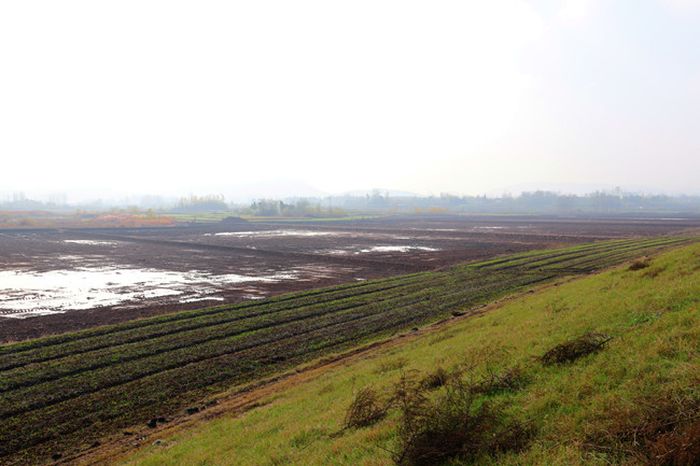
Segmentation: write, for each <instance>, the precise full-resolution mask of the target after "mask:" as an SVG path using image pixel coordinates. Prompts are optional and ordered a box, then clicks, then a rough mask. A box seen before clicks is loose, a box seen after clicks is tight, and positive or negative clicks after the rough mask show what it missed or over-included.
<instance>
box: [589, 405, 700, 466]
mask: <svg viewBox="0 0 700 466" xmlns="http://www.w3.org/2000/svg"><path fill="white" fill-rule="evenodd" d="M634 407H635V408H634V409H633V410H632V411H629V410H624V409H621V408H619V409H613V410H611V413H610V419H611V424H610V425H609V426H606V428H605V429H601V430H600V431H598V432H596V433H594V434H593V435H592V436H591V438H590V440H591V442H590V444H589V447H590V448H591V449H592V450H599V451H607V452H613V454H614V455H615V456H617V457H618V459H620V460H633V461H635V462H638V463H641V464H650V465H657V466H693V465H697V464H700V399H697V398H694V397H692V396H689V395H675V396H674V395H671V396H664V397H657V398H654V399H649V398H647V399H639V400H635V403H634Z"/></svg>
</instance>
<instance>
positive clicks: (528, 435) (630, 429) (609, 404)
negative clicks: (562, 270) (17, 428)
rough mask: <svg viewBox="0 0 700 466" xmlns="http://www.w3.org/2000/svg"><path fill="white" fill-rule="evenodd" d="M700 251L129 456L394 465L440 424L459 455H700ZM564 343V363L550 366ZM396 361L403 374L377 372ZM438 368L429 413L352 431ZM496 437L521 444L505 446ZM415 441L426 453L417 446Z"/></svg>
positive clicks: (554, 290) (605, 280)
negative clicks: (352, 410) (352, 422)
mask: <svg viewBox="0 0 700 466" xmlns="http://www.w3.org/2000/svg"><path fill="white" fill-rule="evenodd" d="M698 254H700V245H697V244H695V245H691V246H687V247H684V248H681V249H675V250H672V251H669V252H665V253H663V254H661V255H659V256H657V257H655V258H654V259H653V262H652V264H653V265H652V267H658V268H659V269H662V270H663V273H660V274H657V275H655V276H653V277H649V276H644V273H643V271H642V272H637V271H634V270H629V266H623V267H618V268H616V269H613V270H610V271H607V272H603V273H600V274H598V275H593V276H588V277H585V278H582V279H579V280H575V281H571V282H568V283H565V284H562V285H560V286H557V287H551V288H548V289H546V290H544V291H542V292H540V293H536V294H530V295H525V296H523V297H521V298H518V299H517V300H512V301H509V302H507V303H506V304H504V305H503V306H502V307H500V308H498V309H495V310H492V311H491V312H489V313H486V314H484V315H481V316H479V317H478V318H472V319H467V320H461V321H457V322H455V323H454V324H451V325H449V326H448V327H445V328H443V329H442V330H440V331H438V332H437V333H431V334H425V335H423V336H420V337H417V338H415V339H413V340H410V341H408V342H407V343H405V344H403V345H401V346H400V347H398V348H397V347H393V348H391V349H379V350H376V351H375V352H374V353H373V354H372V357H370V358H362V359H358V360H356V361H354V362H353V363H351V364H348V365H346V366H342V367H340V368H336V369H333V370H332V371H329V372H327V373H324V374H323V375H322V376H321V377H318V378H317V379H315V380H312V381H308V382H305V383H303V384H301V385H298V386H296V387H294V388H291V389H289V390H286V391H285V392H284V393H279V394H275V395H274V400H273V401H272V402H271V403H269V404H267V405H265V406H263V407H260V408H256V409H254V410H252V411H250V412H248V413H246V414H245V415H243V416H240V417H237V418H229V417H222V418H219V419H216V420H213V421H208V422H206V423H202V424H200V425H198V426H196V428H195V429H193V430H191V431H187V432H183V433H182V434H179V435H177V436H175V437H174V438H172V439H169V440H168V445H170V446H168V447H166V448H163V447H156V446H151V447H147V448H146V449H144V450H142V451H141V452H139V453H138V454H136V455H135V456H134V457H133V458H131V459H130V460H129V461H127V463H128V464H139V465H156V464H157V465H164V464H166V465H167V464H236V465H247V464H251V465H252V464H265V463H266V462H269V461H271V460H272V459H274V458H285V461H286V464H304V465H325V464H337V465H356V464H364V465H389V464H394V463H395V461H396V460H397V459H399V458H400V455H399V456H397V453H401V452H405V451H409V453H412V454H413V453H415V452H416V451H417V452H418V453H420V452H421V451H422V452H423V453H425V450H420V449H419V448H418V447H420V446H421V445H424V444H425V443H421V441H422V440H425V439H428V440H430V439H431V437H430V435H432V434H431V432H433V431H435V430H436V429H437V430H439V431H440V432H442V434H441V437H440V439H444V438H449V439H451V441H452V443H450V444H449V445H447V444H446V443H445V444H441V443H440V442H438V441H436V440H430V442H428V444H429V445H432V447H434V448H438V449H439V451H438V453H444V452H448V456H446V457H441V458H442V459H444V460H447V461H449V464H501V465H522V464H542V465H545V464H546V465H549V464H567V465H569V464H571V465H577V464H580V465H584V464H586V465H587V464H600V465H603V464H697V461H698V458H699V457H698V456H697V455H698V454H700V452H699V451H698V449H697V448H695V450H693V445H697V442H698V434H699V433H700V426H699V425H698V416H700V358H699V356H700V309H699V306H700V301H699V299H698V296H700V268H698V267H697V257H698ZM552 309H566V311H565V312H552V311H551V310H552ZM603 341H604V342H605V343H604V344H603V343H602V342H603ZM591 342H592V343H591ZM588 344H590V345H589V346H586V345H588ZM553 350H556V351H554V353H556V354H557V355H560V356H562V359H561V362H558V363H555V364H544V363H543V356H544V355H547V354H550V355H552V354H554V353H553V352H552V351H553ZM396 361H402V362H403V363H404V364H403V365H402V367H401V368H400V369H399V370H395V371H391V370H389V371H383V370H377V369H378V368H381V367H393V366H394V365H395V362H396ZM436 368H444V372H443V370H441V371H440V374H441V376H440V383H435V384H431V385H434V387H433V388H431V389H430V390H426V391H423V392H420V397H422V399H424V400H423V401H420V403H422V404H415V403H414V404H413V405H410V406H413V407H416V406H418V407H419V408H420V409H419V410H414V411H408V412H409V413H417V414H416V416H417V417H415V416H414V417H412V418H410V419H413V420H412V421H411V422H412V423H411V424H406V422H407V421H406V413H407V411H406V410H405V409H404V410H402V409H399V408H392V409H389V410H388V411H387V413H386V415H382V416H374V417H373V419H372V422H371V423H368V425H367V426H366V427H359V428H349V429H344V428H343V427H344V421H345V419H346V414H347V412H348V411H347V410H348V407H349V406H351V404H352V402H353V400H354V399H356V396H357V394H358V393H360V392H361V390H365V389H371V390H372V394H373V395H372V397H367V396H365V397H364V398H368V399H369V402H373V403H374V405H372V404H371V403H369V402H368V401H367V399H365V403H368V404H369V406H370V407H372V406H384V405H383V404H382V400H386V399H390V398H391V397H392V393H395V392H396V387H397V384H400V381H401V379H402V378H403V377H405V376H406V374H409V373H415V374H417V376H416V380H421V378H422V377H427V378H430V377H433V378H435V377H434V375H435V373H436ZM444 374H449V377H447V376H445V377H443V375H444ZM455 377H457V378H458V379H459V380H460V381H461V382H460V383H461V387H462V388H461V389H455V388H454V387H455V385H454V384H453V382H450V380H453V379H454V378H455ZM421 385H422V384H421ZM465 387H467V389H465ZM470 387H471V388H470ZM473 387H481V388H479V389H478V390H477V389H475V388H473ZM460 390H461V391H460ZM474 393H476V395H474ZM412 399H414V400H415V396H414V398H412ZM373 400H375V401H373ZM416 403H417V402H416ZM370 411H371V410H370ZM470 420H471V421H470ZM275 429H276V430H275ZM431 429H432V430H431ZM470 429H473V430H470ZM273 430H275V433H274V434H269V432H271V431H273ZM484 431H485V432H486V433H487V434H488V433H494V434H495V433H497V431H498V432H499V435H497V436H496V437H499V438H503V436H510V437H508V438H509V439H511V440H512V442H509V443H507V444H506V445H505V447H503V446H499V445H496V447H493V448H492V445H491V442H492V441H493V437H489V436H488V435H486V436H484V435H483V433H484ZM407 432H408V433H409V434H411V435H414V437H406V433H407ZM406 438H413V439H414V440H415V442H414V443H412V444H408V445H409V446H411V445H414V446H415V445H417V447H415V448H413V449H412V450H411V449H410V448H409V449H408V450H407V449H406V445H407V444H406ZM465 439H466V440H465ZM300 441H301V443H303V444H304V447H303V449H300V448H298V446H297V445H298V444H299V442H300ZM470 442H471V443H470ZM693 442H695V443H693ZM455 445H456V446H455ZM465 445H466V446H465ZM470 445H472V446H479V445H482V446H483V445H485V446H487V447H488V448H479V449H476V448H471V447H470V448H468V447H469V446H470ZM489 445H491V446H489ZM428 453H430V454H437V453H435V452H430V451H429V452H428ZM693 455H695V456H693ZM436 457H437V456H436ZM405 458H406V456H404V459H405ZM411 458H414V463H415V461H417V460H415V458H420V456H419V455H417V454H414V456H410V455H409V457H408V459H409V460H410V459H411ZM673 461H676V463H674V462H673ZM684 461H685V462H684ZM404 462H405V463H406V464H412V463H411V461H408V460H407V461H404ZM431 464H432V463H431Z"/></svg>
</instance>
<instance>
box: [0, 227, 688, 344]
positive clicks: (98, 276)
mask: <svg viewBox="0 0 700 466" xmlns="http://www.w3.org/2000/svg"><path fill="white" fill-rule="evenodd" d="M698 227H700V221H698V220H697V219H686V218H673V219H672V220H668V219H667V220H664V219H643V218H636V219H552V218H542V217H537V218H535V217H519V218H518V217H501V218H499V217H466V216H436V217H390V218H383V219H375V220H362V221H353V222H333V223H332V224H329V223H323V222H317V223H314V222H298V223H296V224H294V223H290V222H284V223H282V222H280V223H272V222H270V223H247V222H241V224H240V225H223V224H221V225H220V224H210V225H205V226H202V225H196V226H180V227H169V228H151V229H100V230H96V229H95V230H88V229H77V230H64V231H58V230H25V231H2V232H0V341H2V340H9V339H23V338H26V337H30V336H37V335H40V334H45V333H55V332H59V331H65V330H71V329H76V328H83V327H90V326H93V325H99V324H105V323H113V322H120V321H123V320H128V319H131V318H135V317H143V316H148V315H154V314H158V313H162V312H168V311H172V310H178V309H187V308H196V307H201V306H209V305H216V304H219V303H230V302H237V301H241V300H247V299H260V298H264V297H268V296H272V295H276V294H279V293H284V292H289V291H295V290H304V289H309V288H314V287H320V286H326V285H333V284H338V283H344V282H350V281H357V280H366V279H370V278H377V277H383V276H389V275H396V274H400V273H407V272H417V271H422V270H431V269H437V268H441V267H446V266H449V265H451V264H455V263H458V262H463V261H470V260H480V259H486V258H489V257H493V256H496V255H499V254H506V253H513V252H519V251H526V250H532V249H541V248H548V247H553V246H559V245H566V244H576V243H579V242H583V241H591V240H597V239H608V238H619V237H628V236H654V235H661V234H667V233H677V232H679V231H684V230H689V231H690V230H693V229H695V228H698Z"/></svg>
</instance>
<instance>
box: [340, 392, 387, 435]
mask: <svg viewBox="0 0 700 466" xmlns="http://www.w3.org/2000/svg"><path fill="white" fill-rule="evenodd" d="M388 409H389V406H388V404H387V403H385V402H382V400H381V398H380V397H379V395H378V394H377V392H376V391H374V390H373V389H372V388H371V387H365V388H363V389H362V390H360V391H359V392H357V395H355V398H354V399H353V401H352V403H351V404H350V407H349V408H348V410H347V412H346V413H345V421H344V422H343V426H344V428H345V429H351V428H357V427H367V426H369V425H372V424H374V423H375V422H377V421H379V420H381V419H383V418H384V416H386V413H387V411H388Z"/></svg>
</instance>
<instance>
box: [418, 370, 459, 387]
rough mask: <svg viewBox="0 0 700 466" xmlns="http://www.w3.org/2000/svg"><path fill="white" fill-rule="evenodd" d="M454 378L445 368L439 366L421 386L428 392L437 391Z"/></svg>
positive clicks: (426, 377) (424, 379) (427, 376)
mask: <svg viewBox="0 0 700 466" xmlns="http://www.w3.org/2000/svg"><path fill="white" fill-rule="evenodd" d="M452 377H453V374H450V372H448V371H447V370H446V369H445V368H444V367H442V366H438V367H437V368H436V369H435V370H434V371H433V372H430V373H429V374H428V375H426V376H425V377H424V378H423V380H422V381H421V386H422V387H423V388H424V389H426V390H435V389H436V388H440V387H442V386H443V385H445V384H446V383H447V382H448V381H449V380H450V378H452Z"/></svg>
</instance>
